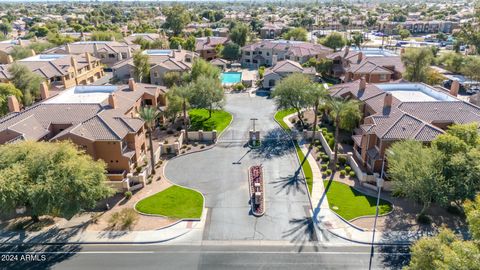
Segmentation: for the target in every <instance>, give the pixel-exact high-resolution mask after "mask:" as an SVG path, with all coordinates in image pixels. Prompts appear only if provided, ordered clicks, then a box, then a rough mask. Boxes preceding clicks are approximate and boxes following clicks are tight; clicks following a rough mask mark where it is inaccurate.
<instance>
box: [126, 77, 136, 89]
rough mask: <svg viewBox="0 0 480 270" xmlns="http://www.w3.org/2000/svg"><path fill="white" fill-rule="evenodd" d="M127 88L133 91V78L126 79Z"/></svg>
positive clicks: (134, 86)
mask: <svg viewBox="0 0 480 270" xmlns="http://www.w3.org/2000/svg"><path fill="white" fill-rule="evenodd" d="M128 88H129V89H130V91H135V88H136V83H135V80H134V79H133V78H130V79H128Z"/></svg>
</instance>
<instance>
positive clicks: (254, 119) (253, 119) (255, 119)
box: [250, 118, 258, 132]
mask: <svg viewBox="0 0 480 270" xmlns="http://www.w3.org/2000/svg"><path fill="white" fill-rule="evenodd" d="M250 120H252V122H253V132H255V121H257V120H258V118H250Z"/></svg>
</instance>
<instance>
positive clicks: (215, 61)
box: [210, 58, 231, 71]
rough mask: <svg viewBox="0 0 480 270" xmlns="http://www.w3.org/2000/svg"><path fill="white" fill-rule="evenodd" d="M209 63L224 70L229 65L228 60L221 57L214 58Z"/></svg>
mask: <svg viewBox="0 0 480 270" xmlns="http://www.w3.org/2000/svg"><path fill="white" fill-rule="evenodd" d="M210 64H212V65H214V66H216V67H218V68H219V69H221V70H222V71H225V70H226V69H227V68H229V67H230V66H231V63H230V61H228V60H225V59H223V58H215V59H212V60H211V61H210Z"/></svg>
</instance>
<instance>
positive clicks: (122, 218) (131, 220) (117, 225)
mask: <svg viewBox="0 0 480 270" xmlns="http://www.w3.org/2000/svg"><path fill="white" fill-rule="evenodd" d="M137 221H138V214H137V212H135V210H133V209H131V208H125V209H123V210H121V211H120V212H115V213H113V214H112V216H111V217H110V219H109V220H108V224H109V226H110V228H111V229H120V230H130V229H132V227H133V226H134V225H135V223H137Z"/></svg>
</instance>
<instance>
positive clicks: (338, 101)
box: [328, 97, 362, 170]
mask: <svg viewBox="0 0 480 270" xmlns="http://www.w3.org/2000/svg"><path fill="white" fill-rule="evenodd" d="M328 109H329V111H330V117H331V118H332V119H333V122H334V125H335V146H334V148H333V152H334V158H333V162H332V163H331V164H330V166H331V168H332V169H333V170H335V169H336V166H335V165H336V164H337V161H338V141H339V135H340V128H342V129H353V128H354V127H355V126H356V125H357V123H358V121H359V120H360V119H361V117H362V113H361V111H360V103H359V102H358V101H357V100H348V99H343V98H337V97H331V98H330V99H329V100H328Z"/></svg>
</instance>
